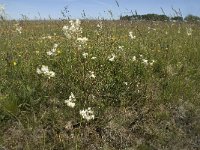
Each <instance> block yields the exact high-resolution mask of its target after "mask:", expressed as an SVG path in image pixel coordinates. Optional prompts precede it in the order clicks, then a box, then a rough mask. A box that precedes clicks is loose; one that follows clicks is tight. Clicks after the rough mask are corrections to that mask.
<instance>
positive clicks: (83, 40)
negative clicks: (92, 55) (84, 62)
mask: <svg viewBox="0 0 200 150" xmlns="http://www.w3.org/2000/svg"><path fill="white" fill-rule="evenodd" d="M77 41H78V42H79V43H80V44H85V43H86V42H87V41H88V38H86V37H83V38H81V37H79V38H77Z"/></svg>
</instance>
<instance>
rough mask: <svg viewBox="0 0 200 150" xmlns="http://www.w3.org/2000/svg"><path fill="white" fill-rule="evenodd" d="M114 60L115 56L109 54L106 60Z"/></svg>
mask: <svg viewBox="0 0 200 150" xmlns="http://www.w3.org/2000/svg"><path fill="white" fill-rule="evenodd" d="M115 58H116V55H115V54H114V53H113V54H111V55H110V56H108V60H109V61H114V60H115Z"/></svg>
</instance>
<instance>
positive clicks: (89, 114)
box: [79, 107, 94, 121]
mask: <svg viewBox="0 0 200 150" xmlns="http://www.w3.org/2000/svg"><path fill="white" fill-rule="evenodd" d="M79 113H80V115H81V116H82V118H83V119H86V120H87V121H89V120H91V119H94V111H92V110H91V108H90V107H88V109H85V110H80V112H79Z"/></svg>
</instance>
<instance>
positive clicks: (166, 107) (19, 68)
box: [0, 20, 200, 150]
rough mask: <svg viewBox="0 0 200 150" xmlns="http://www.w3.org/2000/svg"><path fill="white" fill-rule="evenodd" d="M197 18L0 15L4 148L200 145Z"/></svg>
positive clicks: (105, 149) (0, 140)
mask: <svg viewBox="0 0 200 150" xmlns="http://www.w3.org/2000/svg"><path fill="white" fill-rule="evenodd" d="M199 41H200V26H199V23H198V22H197V23H187V22H170V21H168V22H159V21H126V20H118V21H116V20H93V21H92V20H71V21H69V20H60V21H56V20H51V21H24V20H21V21H6V20H2V21H0V56H1V57H0V58H1V59H0V61H1V63H0V129H1V130H0V149H5V150H7V149H17V150H20V149H27V150H28V149H35V150H36V149H38V150H40V149H54V150H56V149H58V150H62V149H63V150H65V149H69V150H70V149H71V150H74V149H77V150H82V149H83V150H84V149H88V150H101V149H102V150H115V149H116V150H117V149H118V150H125V149H126V150H134V149H137V150H161V149H163V150H177V149H188V150H189V149H190V150H192V149H194V150H197V149H200V126H199V124H200V116H199V114H200V101H199V100H200V42H199Z"/></svg>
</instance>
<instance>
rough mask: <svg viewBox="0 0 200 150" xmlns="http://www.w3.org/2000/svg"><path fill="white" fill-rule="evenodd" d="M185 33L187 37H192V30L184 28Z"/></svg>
mask: <svg viewBox="0 0 200 150" xmlns="http://www.w3.org/2000/svg"><path fill="white" fill-rule="evenodd" d="M186 32H187V35H188V36H191V35H192V28H186Z"/></svg>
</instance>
